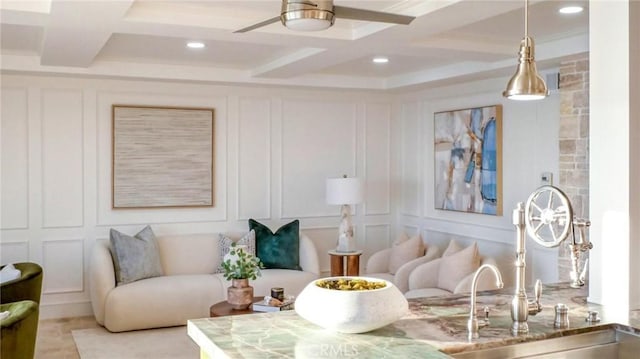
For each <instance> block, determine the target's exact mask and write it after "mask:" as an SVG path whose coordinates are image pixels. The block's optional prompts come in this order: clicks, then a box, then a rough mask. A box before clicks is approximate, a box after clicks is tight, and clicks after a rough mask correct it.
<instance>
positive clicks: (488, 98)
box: [392, 79, 560, 284]
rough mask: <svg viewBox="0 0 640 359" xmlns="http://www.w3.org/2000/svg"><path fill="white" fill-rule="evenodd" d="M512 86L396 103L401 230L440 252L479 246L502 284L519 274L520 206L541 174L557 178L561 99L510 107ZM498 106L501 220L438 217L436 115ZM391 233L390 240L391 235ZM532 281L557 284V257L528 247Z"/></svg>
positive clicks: (485, 85) (457, 89)
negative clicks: (456, 244)
mask: <svg viewBox="0 0 640 359" xmlns="http://www.w3.org/2000/svg"><path fill="white" fill-rule="evenodd" d="M506 82H507V79H496V80H491V81H484V82H478V83H474V84H465V85H459V86H451V87H447V88H440V89H437V90H434V91H421V92H413V93H410V94H403V95H400V96H398V97H397V98H396V99H395V108H396V115H397V118H395V119H394V121H396V122H397V123H398V126H400V129H399V130H398V131H397V133H396V135H395V136H393V141H394V144H393V145H392V147H395V148H398V149H399V153H398V157H397V158H398V161H399V162H400V163H399V164H397V166H395V168H396V169H395V171H397V173H396V175H397V176H398V178H399V181H398V182H399V183H398V184H397V186H399V188H396V192H397V193H399V194H400V199H399V201H398V202H397V208H396V214H397V228H398V230H404V231H406V232H407V233H409V234H411V233H421V234H422V235H423V237H424V239H425V241H426V242H427V243H436V244H437V245H439V246H441V247H443V249H444V247H445V246H446V242H448V241H449V240H450V239H457V240H458V241H460V242H462V243H467V244H468V243H471V242H472V241H477V242H478V245H479V248H480V251H481V252H483V253H488V254H490V255H495V256H499V258H497V260H498V262H499V263H500V264H501V265H502V266H503V267H504V268H503V272H506V273H505V274H506V275H505V277H506V278H505V283H507V284H509V281H510V279H511V278H512V277H513V276H512V273H511V272H513V270H514V267H513V264H512V261H513V256H514V253H515V241H516V238H515V229H514V228H515V227H514V226H513V224H512V220H511V214H512V211H513V209H514V208H515V206H516V203H517V202H524V201H526V199H527V197H528V196H529V194H530V193H531V192H532V191H534V190H535V189H536V188H537V187H538V186H539V185H540V182H539V177H540V174H541V173H542V172H545V171H546V172H552V173H553V174H554V177H555V178H557V176H558V128H559V125H558V124H559V117H560V110H559V109H560V99H559V95H558V94H552V95H551V96H550V97H548V98H547V99H545V100H543V101H532V102H519V101H509V100H505V99H503V98H502V96H501V95H500V94H501V92H502V87H503V86H504V84H506ZM495 104H501V105H502V106H503V119H502V124H503V126H502V127H503V131H502V165H503V170H502V183H503V191H502V201H503V202H502V203H503V214H502V215H501V216H490V215H482V214H470V213H462V212H453V211H444V210H436V209H435V205H434V197H433V193H434V188H435V187H434V170H433V168H434V162H433V158H434V142H433V126H434V123H433V118H434V113H436V112H441V111H448V110H456V109H462V108H471V107H480V106H489V105H495ZM392 233H393V232H392ZM527 246H528V248H527V250H528V253H527V255H528V256H527V258H528V262H527V268H528V269H527V277H528V279H529V280H532V279H535V277H541V278H542V279H544V280H545V281H546V282H553V281H557V270H556V265H555V264H552V263H557V249H555V250H541V249H540V248H536V246H537V245H536V244H535V243H534V242H532V241H527Z"/></svg>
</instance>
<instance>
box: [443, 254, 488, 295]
mask: <svg viewBox="0 0 640 359" xmlns="http://www.w3.org/2000/svg"><path fill="white" fill-rule="evenodd" d="M479 266H480V256H479V255H478V244H477V243H476V242H473V244H472V245H470V246H469V247H467V248H465V249H463V250H461V251H459V252H456V253H454V254H451V255H448V256H446V257H444V256H443V257H442V263H440V270H439V273H438V288H441V289H446V290H448V291H450V292H453V291H454V290H455V289H456V286H457V285H458V283H460V281H461V280H462V279H463V278H464V277H466V276H467V275H469V274H471V273H473V272H474V271H475V270H476V269H478V267H479Z"/></svg>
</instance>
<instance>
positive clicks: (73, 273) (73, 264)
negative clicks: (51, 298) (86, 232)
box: [42, 238, 85, 295]
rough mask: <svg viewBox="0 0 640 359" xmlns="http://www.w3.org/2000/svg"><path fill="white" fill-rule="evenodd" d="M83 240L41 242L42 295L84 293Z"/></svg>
mask: <svg viewBox="0 0 640 359" xmlns="http://www.w3.org/2000/svg"><path fill="white" fill-rule="evenodd" d="M84 241H85V240H84V238H79V239H56V240H44V241H42V267H43V268H45V269H46V272H47V275H45V276H44V280H43V283H42V294H46V295H48V294H59V293H81V292H84V268H85V265H84V258H85V255H84Z"/></svg>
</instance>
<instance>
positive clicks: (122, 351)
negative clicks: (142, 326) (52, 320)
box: [71, 326, 200, 359]
mask: <svg viewBox="0 0 640 359" xmlns="http://www.w3.org/2000/svg"><path fill="white" fill-rule="evenodd" d="M71 334H72V335H73V340H74V341H75V342H76V347H77V348H78V353H80V358H82V359H113V358H122V359H146V358H153V359H156V358H158V359H161V358H166V359H182V358H184V359H195V358H199V357H200V349H199V348H198V345H196V343H194V342H193V341H192V340H191V338H189V336H188V335H187V327H186V326H184V327H173V328H163V329H151V330H137V331H133V332H123V333H110V332H109V331H108V330H106V329H104V328H93V329H81V330H74V331H72V332H71Z"/></svg>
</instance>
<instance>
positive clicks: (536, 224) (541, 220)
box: [511, 186, 593, 335]
mask: <svg viewBox="0 0 640 359" xmlns="http://www.w3.org/2000/svg"><path fill="white" fill-rule="evenodd" d="M556 204H557V206H556ZM513 224H514V225H515V226H516V292H515V295H514V296H513V300H512V301H511V319H512V320H513V323H512V325H511V333H512V334H513V335H518V334H526V333H528V332H529V326H528V324H527V317H528V316H529V315H536V314H537V313H539V312H540V311H542V305H540V297H541V296H542V283H541V282H540V280H537V281H536V285H535V289H534V293H535V297H536V300H535V301H534V302H529V301H528V300H527V293H526V291H525V288H524V282H525V268H526V262H525V230H526V233H528V234H529V236H531V238H533V239H534V240H535V241H536V242H537V243H538V244H540V245H542V246H544V247H547V248H551V247H557V246H558V245H559V244H560V243H562V241H563V240H565V239H566V238H567V237H569V235H571V236H572V243H571V244H570V247H571V264H572V270H571V279H572V281H571V284H570V285H571V287H573V288H579V287H581V286H583V285H584V277H585V273H586V268H587V263H588V262H587V261H585V263H584V268H583V270H582V271H580V269H579V262H580V252H585V251H587V250H589V249H591V248H593V244H591V243H590V242H589V241H588V240H587V237H586V228H587V227H588V226H589V225H590V224H591V223H590V222H589V220H587V219H579V218H574V217H573V208H572V207H571V203H570V202H569V198H568V197H567V195H566V194H564V192H562V191H561V190H560V189H559V188H556V187H553V186H542V187H540V188H538V189H537V190H536V191H535V192H533V193H532V194H531V195H530V196H529V199H527V205H526V207H525V206H524V205H523V203H522V202H519V203H518V204H517V206H516V209H514V210H513ZM575 228H577V229H578V232H579V235H580V239H579V240H576V235H575Z"/></svg>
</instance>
